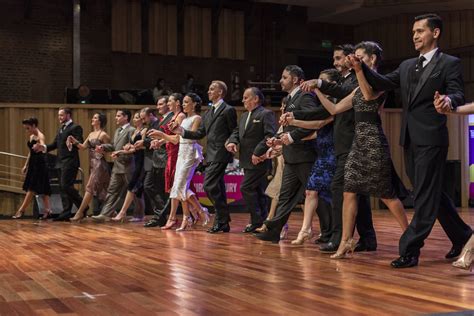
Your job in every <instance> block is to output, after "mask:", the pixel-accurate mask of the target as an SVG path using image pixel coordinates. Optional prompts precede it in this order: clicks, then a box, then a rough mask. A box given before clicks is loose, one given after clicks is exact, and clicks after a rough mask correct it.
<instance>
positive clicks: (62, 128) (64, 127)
mask: <svg viewBox="0 0 474 316" xmlns="http://www.w3.org/2000/svg"><path fill="white" fill-rule="evenodd" d="M65 129H66V124H63V125H62V126H61V130H60V131H59V132H60V133H62V132H64V130H65Z"/></svg>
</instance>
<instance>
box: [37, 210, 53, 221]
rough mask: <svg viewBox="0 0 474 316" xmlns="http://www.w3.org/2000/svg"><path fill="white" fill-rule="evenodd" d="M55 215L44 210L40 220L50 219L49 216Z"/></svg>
mask: <svg viewBox="0 0 474 316" xmlns="http://www.w3.org/2000/svg"><path fill="white" fill-rule="evenodd" d="M52 213H53V211H51V210H44V213H43V216H42V217H41V218H40V219H41V220H45V219H48V218H49V216H50V215H51V214H52Z"/></svg>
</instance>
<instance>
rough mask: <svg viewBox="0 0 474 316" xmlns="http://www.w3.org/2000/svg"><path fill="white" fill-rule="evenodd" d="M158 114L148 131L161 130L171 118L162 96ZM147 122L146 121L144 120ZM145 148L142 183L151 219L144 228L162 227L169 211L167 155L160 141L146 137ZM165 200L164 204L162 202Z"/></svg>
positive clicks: (158, 104) (165, 99) (164, 98)
mask: <svg viewBox="0 0 474 316" xmlns="http://www.w3.org/2000/svg"><path fill="white" fill-rule="evenodd" d="M156 107H157V109H158V113H159V114H160V115H161V118H160V119H156V117H155V120H153V121H151V120H150V122H151V123H150V124H149V126H150V127H149V129H150V130H153V129H155V130H160V131H164V130H163V126H165V125H166V124H168V123H169V122H170V121H171V118H172V117H173V112H171V111H170V109H169V107H168V97H167V96H163V97H161V98H160V99H158V102H157V106H156ZM146 121H148V119H146ZM143 144H144V146H145V148H146V149H145V180H144V182H143V185H144V189H145V194H146V195H147V197H148V199H149V200H150V202H151V204H152V206H153V215H154V216H153V218H152V219H150V220H149V221H148V222H147V223H145V225H144V226H145V227H156V226H160V227H161V226H164V225H165V224H166V216H167V214H168V211H169V206H170V200H169V198H168V196H167V194H166V193H165V168H166V161H167V160H168V155H167V154H166V150H165V147H164V144H163V143H162V141H160V140H152V139H151V138H150V137H148V136H147V137H146V138H145V140H144V142H143ZM164 200H166V203H165V202H164Z"/></svg>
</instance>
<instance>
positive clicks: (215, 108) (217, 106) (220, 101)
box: [212, 99, 224, 110]
mask: <svg viewBox="0 0 474 316" xmlns="http://www.w3.org/2000/svg"><path fill="white" fill-rule="evenodd" d="M223 102H224V100H222V99H219V101H217V102H216V103H213V104H212V106H213V107H214V110H217V109H218V108H219V107H220V106H221V104H222V103H223Z"/></svg>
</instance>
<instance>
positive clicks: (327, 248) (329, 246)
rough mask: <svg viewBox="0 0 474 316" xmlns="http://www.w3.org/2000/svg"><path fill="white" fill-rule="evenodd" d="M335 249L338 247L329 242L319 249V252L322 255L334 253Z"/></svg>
mask: <svg viewBox="0 0 474 316" xmlns="http://www.w3.org/2000/svg"><path fill="white" fill-rule="evenodd" d="M337 248H339V245H336V244H335V243H333V242H331V241H330V242H328V243H327V244H326V245H322V246H321V247H319V251H320V252H322V253H336V251H337Z"/></svg>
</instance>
